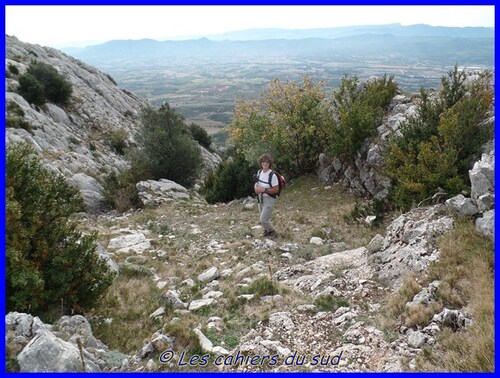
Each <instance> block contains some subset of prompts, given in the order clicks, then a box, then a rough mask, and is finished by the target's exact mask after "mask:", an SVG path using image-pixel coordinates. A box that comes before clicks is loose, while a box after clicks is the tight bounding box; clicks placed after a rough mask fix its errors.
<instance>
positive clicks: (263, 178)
mask: <svg viewBox="0 0 500 378" xmlns="http://www.w3.org/2000/svg"><path fill="white" fill-rule="evenodd" d="M258 162H259V166H260V167H261V168H262V169H260V170H259V171H258V172H257V175H256V176H255V185H254V191H255V193H256V194H257V199H258V201H259V213H260V223H261V224H262V227H264V237H266V238H270V239H276V237H277V236H278V234H277V233H276V231H275V230H274V228H273V225H272V223H271V217H272V214H273V208H274V204H275V203H276V194H277V193H278V191H279V186H278V185H279V182H278V177H277V176H276V174H272V173H273V170H272V169H271V167H272V165H273V159H272V157H271V155H269V154H264V155H262V156H261V157H259V160H258Z"/></svg>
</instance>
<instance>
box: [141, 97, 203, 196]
mask: <svg viewBox="0 0 500 378" xmlns="http://www.w3.org/2000/svg"><path fill="white" fill-rule="evenodd" d="M137 137H138V141H139V143H140V144H141V148H140V149H139V151H137V154H136V155H135V160H139V162H137V161H136V164H139V165H141V164H143V165H146V167H147V170H148V172H149V173H150V174H151V178H152V179H154V180H159V179H162V178H165V179H169V180H172V181H175V182H177V183H179V184H180V185H183V186H188V187H189V186H191V185H193V184H194V181H195V179H196V178H197V175H198V173H199V170H200V168H201V164H202V157H201V151H200V148H199V146H198V144H197V143H196V142H195V141H194V139H193V138H192V136H191V133H190V132H189V130H188V128H187V126H186V124H185V121H184V118H183V117H182V116H181V115H180V114H178V113H177V112H176V111H175V110H174V109H172V108H171V107H170V106H169V105H168V104H164V105H162V106H161V107H160V108H159V109H156V110H155V109H153V108H151V107H145V108H144V109H143V111H142V125H141V128H140V130H139V133H138V136H137Z"/></svg>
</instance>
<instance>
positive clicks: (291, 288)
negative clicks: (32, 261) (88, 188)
mask: <svg viewBox="0 0 500 378" xmlns="http://www.w3.org/2000/svg"><path fill="white" fill-rule="evenodd" d="M299 199H302V200H299ZM354 203H355V199H354V197H351V196H350V195H348V194H346V193H344V192H343V190H341V188H340V187H338V186H334V187H331V186H325V185H322V184H320V183H319V182H317V181H315V180H314V179H312V178H309V179H303V180H300V181H299V182H297V183H294V184H292V185H290V188H288V189H287V192H286V193H285V194H284V195H283V196H282V198H280V200H279V203H278V205H277V208H276V212H275V215H274V223H275V228H276V229H277V230H280V231H281V233H280V236H279V237H278V239H277V240H267V239H264V238H263V237H262V236H261V233H262V229H261V227H260V226H259V224H258V212H257V204H256V202H255V200H254V199H252V198H248V199H246V200H241V201H234V202H233V203H230V204H219V205H207V204H206V203H203V201H200V200H196V196H193V199H192V200H190V201H179V200H173V201H170V202H166V203H164V204H162V205H160V206H157V207H150V208H146V209H143V210H140V211H135V212H130V213H127V214H123V215H118V214H105V215H99V216H96V215H88V214H81V216H80V218H79V222H80V225H81V227H82V228H83V229H85V230H86V232H93V231H97V232H98V233H99V243H100V250H101V253H102V254H103V256H105V257H106V258H107V259H109V260H108V262H109V264H110V266H112V267H113V268H114V269H116V270H118V271H119V272H120V273H119V275H118V277H117V278H116V279H115V283H114V284H113V286H112V287H111V289H110V294H109V295H107V298H106V299H105V300H104V301H103V303H102V305H101V306H99V308H96V309H95V310H94V311H93V313H92V314H88V316H87V319H86V318H84V317H82V316H79V315H76V316H73V317H68V316H65V317H63V318H61V320H59V321H58V322H59V323H60V322H61V321H63V322H65V324H66V323H71V322H73V323H74V322H76V323H77V325H74V326H73V328H72V330H68V329H71V327H66V331H65V332H66V333H65V334H64V335H62V334H61V333H58V332H60V331H58V330H60V329H61V327H60V325H58V323H56V324H55V325H52V326H50V327H49V328H50V329H51V330H52V332H54V329H55V334H56V335H57V336H58V337H60V338H61V337H62V338H63V339H66V340H68V339H69V340H71V337H75V335H82V338H83V340H84V345H85V346H86V347H87V348H86V351H87V352H88V353H87V358H88V359H89V362H88V363H87V364H86V369H87V370H88V369H90V367H92V366H93V367H94V368H93V369H91V370H94V371H99V370H103V371H109V370H111V371H339V372H340V371H342V372H352V371H404V370H411V369H412V368H413V369H414V368H415V357H416V356H417V354H418V353H419V352H421V348H422V347H423V346H424V345H432V344H433V343H434V342H435V340H434V335H435V334H436V332H437V331H438V330H439V329H440V326H441V323H439V322H438V320H436V322H433V323H432V324H430V325H429V326H428V327H427V328H426V329H422V327H418V328H415V329H411V328H409V327H405V326H403V325H401V326H398V325H395V323H391V324H390V326H384V324H385V323H384V322H383V316H382V315H383V314H382V311H381V307H382V306H383V303H384V301H385V300H387V297H388V295H389V294H390V293H392V292H393V291H394V288H393V287H391V285H390V283H391V282H392V283H396V282H399V281H400V280H401V279H402V277H403V276H404V275H405V274H406V273H407V272H409V271H411V270H412V268H415V267H417V268H418V269H420V270H422V269H424V268H425V267H426V266H428V263H429V262H430V261H432V259H433V258H432V255H433V254H436V250H435V247H434V242H433V241H434V240H435V238H436V237H437V236H438V235H440V234H442V233H444V232H445V231H446V230H448V229H450V228H451V227H452V223H453V221H452V218H450V217H448V216H446V215H444V214H445V213H446V212H445V211H443V207H444V205H438V206H434V207H430V208H427V210H426V211H424V210H422V209H417V210H418V211H414V212H413V214H412V213H409V214H405V215H402V216H400V217H398V218H397V219H395V220H394V221H393V222H392V223H390V224H389V225H388V226H387V223H388V221H387V222H386V224H382V225H381V226H379V227H378V228H377V227H369V226H367V225H366V224H362V223H356V222H352V221H351V222H347V221H346V215H347V214H348V213H349V211H350V210H352V208H353V206H354ZM410 233H411V234H410ZM380 234H383V235H385V236H382V235H380ZM409 236H411V240H409V239H408V237H409ZM405 237H406V238H407V239H406V241H407V242H405ZM419 241H420V242H419ZM412 248H413V249H412ZM410 249H411V250H410ZM413 250H418V251H419V253H418V254H417V255H418V256H417V257H413V260H412V261H410V262H409V261H404V258H402V257H401V256H398V255H397V253H398V251H403V253H404V254H405V255H412V252H411V251H413ZM398 264H399V265H398ZM412 264H413V265H412ZM388 272H390V274H388ZM381 276H384V277H386V278H387V279H386V280H385V282H383V281H384V280H381V279H380V277H381ZM426 290H427V291H426ZM423 291H424V293H423V294H422V295H423V298H424V299H423V300H421V301H423V302H425V301H426V300H427V301H428V299H429V296H427V298H425V295H424V294H425V292H429V290H428V289H427V288H425V289H424V290H423ZM422 295H421V297H422ZM420 303H421V302H419V301H417V304H420ZM417 304H415V305H417ZM16 316H17V317H16ZM23 316H30V315H21V314H17V313H14V315H11V318H10V320H9V319H8V320H7V324H9V322H10V324H11V325H10V326H9V327H10V328H12V329H15V330H16V331H14V332H16V333H19V332H21V331H19V330H18V329H17V328H16V325H17V324H22V323H26V319H25V318H24V317H23ZM461 316H462V317H463V314H461ZM441 318H443V314H441ZM23 319H24V320H23ZM72 319H73V320H72ZM75 319H76V320H75ZM77 320H78V321H77ZM38 321H39V320H38ZM441 322H442V320H441ZM81 324H86V326H85V327H84V328H85V329H86V331H85V332H82V331H81V329H82V326H81ZM91 324H92V327H91ZM46 326H48V325H46ZM92 329H93V331H92ZM179 329H184V330H188V331H193V333H190V334H189V335H190V336H189V335H188V336H186V335H181V334H180V333H179ZM23 332H25V333H28V334H29V332H32V331H26V330H25V331H23ZM188 333H189V332H188ZM118 334H123V335H122V336H121V337H120V336H118ZM51 335H52V337H54V336H53V335H54V333H51ZM193 335H196V336H193ZM123 337H125V339H128V340H127V343H128V344H127V345H123V343H121V344H120V341H118V340H121V338H123ZM193 337H195V338H197V341H198V343H196V342H195V344H196V345H198V344H199V347H195V349H193V348H192V345H193V340H192V338H193ZM190 338H191V340H190ZM33 340H34V339H33ZM57 340H59V341H60V342H65V341H62V340H60V339H57ZM181 340H182V342H181ZM68 344H69V345H71V346H72V347H73V348H74V346H73V345H72V344H70V343H68ZM26 350H28V351H29V350H33V349H32V348H31V349H30V348H25V350H24V351H23V352H22V353H21V354H23V353H25V354H26V356H31V357H32V355H30V354H29V353H28V352H25V351H26ZM164 353H166V354H165V355H164ZM162 356H163V357H162ZM188 356H189V357H188ZM191 356H195V357H196V356H198V357H199V359H196V358H195V360H190V359H189V358H191ZM21 357H22V356H21ZM18 360H19V364H20V365H21V366H23V363H28V362H22V361H27V359H26V360H24V359H23V358H20V359H18ZM25 369H31V370H33V369H34V370H36V369H39V368H37V367H31V368H27V367H25Z"/></svg>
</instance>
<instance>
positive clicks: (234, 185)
mask: <svg viewBox="0 0 500 378" xmlns="http://www.w3.org/2000/svg"><path fill="white" fill-rule="evenodd" d="M256 172H257V168H256V167H255V166H253V165H252V164H250V163H248V161H246V160H245V157H244V156H243V155H242V154H237V155H236V156H235V157H233V158H231V159H228V160H226V161H225V162H223V163H222V164H220V165H219V167H218V168H217V170H216V171H215V172H212V173H211V174H209V175H208V177H207V178H206V179H205V183H204V191H205V198H206V200H207V202H208V203H217V202H229V201H232V200H234V199H237V198H242V197H246V196H249V195H252V193H253V180H252V177H253V175H254V174H255V173H256Z"/></svg>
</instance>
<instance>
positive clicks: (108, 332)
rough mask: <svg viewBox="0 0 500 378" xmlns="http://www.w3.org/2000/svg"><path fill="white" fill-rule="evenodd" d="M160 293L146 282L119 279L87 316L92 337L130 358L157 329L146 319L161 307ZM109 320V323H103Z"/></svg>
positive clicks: (157, 324)
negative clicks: (90, 323) (90, 324)
mask: <svg viewBox="0 0 500 378" xmlns="http://www.w3.org/2000/svg"><path fill="white" fill-rule="evenodd" d="M159 296H160V293H159V291H158V289H157V288H156V286H155V284H154V283H153V282H152V281H150V280H144V279H139V278H126V277H122V276H119V277H118V278H117V279H116V280H115V282H113V284H112V285H111V287H110V290H109V291H108V293H107V294H106V295H105V296H104V297H103V298H102V299H101V301H100V303H99V304H98V306H96V310H94V311H93V312H92V313H91V314H89V315H90V318H91V319H97V320H91V322H92V330H93V334H94V336H95V337H97V338H98V339H99V340H101V341H102V342H104V343H105V344H106V345H108V346H109V347H110V349H115V350H119V351H121V352H123V353H126V354H133V353H135V352H137V350H139V348H142V346H143V341H144V339H146V338H149V337H151V335H152V334H153V333H154V332H156V331H157V330H158V328H159V323H158V321H157V320H155V319H152V318H150V317H149V315H150V314H151V313H153V312H154V311H156V310H157V309H158V307H160V306H161V303H160V301H159ZM104 318H111V319H112V321H111V323H108V322H105V321H103V319H104Z"/></svg>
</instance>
